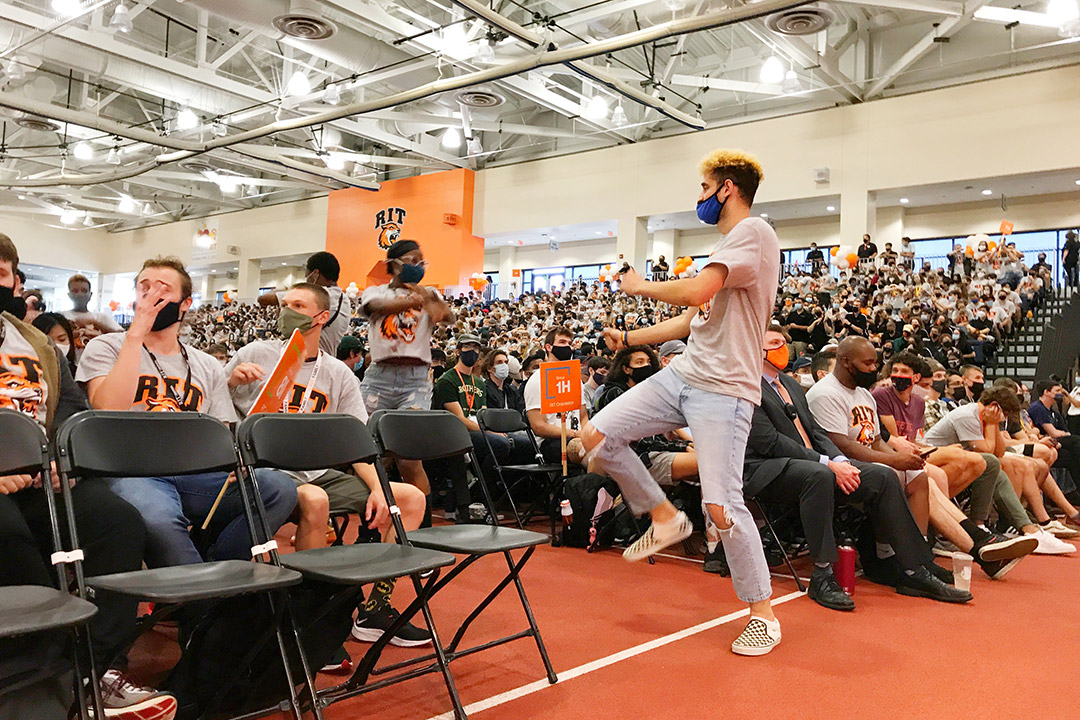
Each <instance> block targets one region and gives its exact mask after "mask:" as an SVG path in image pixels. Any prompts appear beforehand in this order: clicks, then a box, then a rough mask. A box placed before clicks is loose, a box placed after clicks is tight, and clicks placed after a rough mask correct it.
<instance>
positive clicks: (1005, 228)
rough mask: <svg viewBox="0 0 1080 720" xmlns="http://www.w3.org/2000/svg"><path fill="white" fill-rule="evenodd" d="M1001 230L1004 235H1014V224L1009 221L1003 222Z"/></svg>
mask: <svg viewBox="0 0 1080 720" xmlns="http://www.w3.org/2000/svg"><path fill="white" fill-rule="evenodd" d="M1000 230H1001V234H1002V235H1012V231H1013V224H1012V223H1011V222H1009V221H1008V220H1002V221H1001V228H1000Z"/></svg>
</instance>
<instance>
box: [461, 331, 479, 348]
mask: <svg viewBox="0 0 1080 720" xmlns="http://www.w3.org/2000/svg"><path fill="white" fill-rule="evenodd" d="M468 343H476V344H477V345H479V346H480V347H483V346H484V341H483V340H481V339H480V336H478V335H473V334H472V333H461V334H460V335H458V336H457V339H456V340H454V345H455V347H461V346H462V345H466V344H468Z"/></svg>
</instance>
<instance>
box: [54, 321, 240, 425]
mask: <svg viewBox="0 0 1080 720" xmlns="http://www.w3.org/2000/svg"><path fill="white" fill-rule="evenodd" d="M126 337H127V333H109V334H107V335H99V336H97V337H96V338H94V339H93V340H91V341H90V342H88V343H87V344H86V349H85V350H83V354H82V359H80V360H79V367H78V368H77V369H76V371H75V380H76V381H77V382H80V383H87V382H90V381H91V380H93V379H94V378H97V377H104V376H105V375H108V374H109V373H110V372H112V369H113V366H114V365H116V358H117V357H118V356H119V355H120V348H121V347H122V346H123V344H124V338H126ZM184 350H185V352H186V353H187V362H185V361H184V356H183V355H182V354H181V353H176V354H174V355H157V361H158V364H159V365H161V369H162V371H163V372H164V375H165V377H164V378H162V376H161V374H160V373H158V370H157V367H155V366H154V362H153V360H151V359H150V353H149V352H147V350H146V348H142V354H141V356H140V360H139V379H138V382H137V384H136V386H135V397H133V398H132V399H131V407H130V408H129V409H130V410H140V411H147V412H177V411H180V410H190V411H194V412H201V413H206V414H207V415H212V416H213V417H216V418H217V419H218V420H221V421H223V422H236V411H235V410H234V409H233V404H232V400H231V399H230V397H229V385H228V382H227V380H226V377H225V370H224V369H223V368H222V367H221V363H220V362H218V361H217V359H216V358H214V357H211V356H210V355H207V354H206V353H204V352H203V351H201V350H196V349H195V348H193V347H190V346H187V345H185V346H184ZM189 371H190V378H191V381H190V383H189V382H188V377H189V375H188V373H189ZM178 400H179V402H180V403H182V404H183V405H182V406H181V404H179V403H178V402H177V401H178Z"/></svg>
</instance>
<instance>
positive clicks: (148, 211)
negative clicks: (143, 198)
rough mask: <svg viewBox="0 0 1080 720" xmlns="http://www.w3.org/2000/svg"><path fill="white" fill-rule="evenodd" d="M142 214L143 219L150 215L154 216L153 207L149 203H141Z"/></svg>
mask: <svg viewBox="0 0 1080 720" xmlns="http://www.w3.org/2000/svg"><path fill="white" fill-rule="evenodd" d="M142 214H143V217H150V216H151V215H153V214H154V206H153V205H151V204H150V203H143V206H142Z"/></svg>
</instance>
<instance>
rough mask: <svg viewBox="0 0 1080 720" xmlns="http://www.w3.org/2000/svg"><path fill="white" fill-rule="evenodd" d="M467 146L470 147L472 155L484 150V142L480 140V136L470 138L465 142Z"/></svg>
mask: <svg viewBox="0 0 1080 720" xmlns="http://www.w3.org/2000/svg"><path fill="white" fill-rule="evenodd" d="M465 147H466V148H468V151H469V154H470V155H479V154H480V153H482V152H484V144H483V143H482V142H480V138H478V137H471V138H469V140H468V142H467V143H466V144H465Z"/></svg>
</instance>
